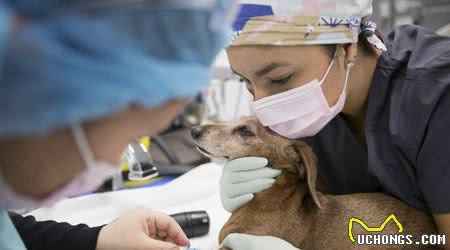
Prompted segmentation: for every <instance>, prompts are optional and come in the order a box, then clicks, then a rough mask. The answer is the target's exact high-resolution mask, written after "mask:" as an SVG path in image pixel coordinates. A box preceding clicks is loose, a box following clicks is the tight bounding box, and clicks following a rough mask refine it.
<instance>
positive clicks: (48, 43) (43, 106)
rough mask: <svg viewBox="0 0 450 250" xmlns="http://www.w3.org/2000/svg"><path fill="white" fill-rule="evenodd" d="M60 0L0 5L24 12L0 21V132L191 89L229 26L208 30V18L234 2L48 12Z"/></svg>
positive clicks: (203, 77) (45, 126) (28, 129)
mask: <svg viewBox="0 0 450 250" xmlns="http://www.w3.org/2000/svg"><path fill="white" fill-rule="evenodd" d="M111 1H112V0H111ZM61 2H78V1H74V0H72V1H55V0H40V1H39V0H22V1H20V0H18V1H12V0H11V1H10V3H9V6H7V7H6V6H5V5H3V6H0V19H2V18H3V19H6V20H8V16H9V14H7V13H11V11H8V10H12V11H13V12H14V13H18V14H21V15H22V14H23V15H24V17H25V20H26V22H25V25H23V26H21V27H19V28H18V29H17V30H15V31H10V30H11V29H8V27H10V25H7V23H6V22H2V23H1V24H0V63H1V64H0V138H2V137H3V138H7V137H15V136H21V135H27V134H36V133H47V132H49V131H52V130H54V129H57V128H61V127H66V126H68V125H70V124H73V123H76V122H80V121H85V120H91V119H96V118H99V117H103V116H107V115H109V114H111V113H114V112H119V111H121V110H123V109H125V108H126V107H127V106H129V105H131V104H135V105H140V106H143V107H153V106H158V105H160V104H162V103H164V102H166V101H168V100H170V99H175V98H187V97H191V96H193V95H195V94H196V93H198V91H200V90H201V89H202V88H203V87H204V86H205V85H206V84H207V83H208V81H209V77H210V65H211V63H212V61H213V59H214V58H215V56H216V54H217V52H218V51H219V50H220V49H221V48H223V47H224V46H225V45H226V44H227V43H228V42H229V38H230V34H231V32H229V30H228V29H227V28H225V29H212V28H211V20H212V19H213V17H214V16H215V15H216V14H217V13H219V14H220V13H221V12H226V11H228V9H229V8H230V7H231V3H232V2H233V1H225V0H224V1H220V0H219V1H218V2H217V3H216V7H215V8H214V9H213V10H207V9H194V8H166V7H167V6H166V7H165V8H152V6H149V7H148V8H146V7H143V6H140V7H139V8H129V9H126V8H116V9H114V8H113V9H105V10H104V11H97V10H95V11H83V9H82V8H81V9H80V11H77V10H75V11H69V12H65V11H62V12H61V13H64V14H62V15H58V14H56V15H53V13H58V11H55V9H56V10H58V8H59V7H60V6H59V5H58V4H60V3H61ZM79 2H87V1H85V0H83V1H82V0H79ZM100 2H102V1H100ZM103 2H104V1H103ZM115 2H118V1H117V0H116V1H115ZM123 2H126V1H123ZM144 2H145V1H144ZM148 2H149V3H152V1H148ZM155 2H161V1H155ZM167 2H174V1H167ZM43 6H44V7H45V8H44V7H43ZM27 7H28V8H27ZM46 9H48V10H52V11H51V13H46ZM69 9H70V8H69ZM222 14H223V13H222ZM8 30H9V32H8Z"/></svg>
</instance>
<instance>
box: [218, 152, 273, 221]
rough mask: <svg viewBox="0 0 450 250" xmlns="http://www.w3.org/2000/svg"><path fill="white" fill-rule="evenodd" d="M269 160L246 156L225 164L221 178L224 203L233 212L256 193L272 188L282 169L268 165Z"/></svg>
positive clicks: (221, 192) (221, 196)
mask: <svg viewBox="0 0 450 250" xmlns="http://www.w3.org/2000/svg"><path fill="white" fill-rule="evenodd" d="M268 163H269V162H268V161H267V159H266V158H261V157H244V158H239V159H235V160H232V161H229V162H227V163H226V164H225V167H224V169H223V173H222V177H221V179H220V198H221V200H222V205H223V207H224V208H225V210H227V211H228V212H230V213H232V212H234V211H235V210H236V209H238V208H240V207H241V206H242V205H244V204H246V203H247V202H249V201H251V200H252V199H253V197H254V193H257V192H261V191H263V190H265V189H268V188H270V187H271V186H272V185H273V183H274V182H275V179H274V178H275V177H277V176H278V175H280V174H281V170H278V169H272V168H270V167H268V166H267V164H268Z"/></svg>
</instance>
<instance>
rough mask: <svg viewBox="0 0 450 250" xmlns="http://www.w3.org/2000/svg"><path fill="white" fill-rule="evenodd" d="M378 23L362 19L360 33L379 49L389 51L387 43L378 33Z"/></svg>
mask: <svg viewBox="0 0 450 250" xmlns="http://www.w3.org/2000/svg"><path fill="white" fill-rule="evenodd" d="M376 30H377V24H376V23H375V22H372V21H362V22H361V33H360V35H361V36H362V37H363V38H365V39H366V40H367V42H369V44H370V45H372V46H373V47H374V48H376V49H379V50H381V51H383V52H386V51H387V48H386V45H384V43H383V41H381V39H380V38H379V37H378V36H377V34H376Z"/></svg>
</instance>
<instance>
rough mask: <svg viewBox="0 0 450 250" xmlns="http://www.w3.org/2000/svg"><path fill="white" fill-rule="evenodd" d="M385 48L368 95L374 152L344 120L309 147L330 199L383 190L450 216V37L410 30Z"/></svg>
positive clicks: (395, 33) (370, 142)
mask: <svg viewBox="0 0 450 250" xmlns="http://www.w3.org/2000/svg"><path fill="white" fill-rule="evenodd" d="M385 42H386V45H387V47H388V52H386V53H385V54H383V56H382V57H381V58H380V60H379V62H378V65H377V69H376V71H375V74H374V78H373V82H372V85H371V89H370V93H369V100H368V107H367V117H366V139H367V151H366V149H365V148H364V147H363V146H362V145H361V144H360V143H358V142H357V140H356V139H355V137H353V135H352V133H351V131H350V129H349V128H348V127H347V125H346V123H345V121H344V118H343V117H342V116H337V117H336V118H335V119H334V120H332V121H331V122H330V123H329V124H328V125H327V126H326V127H325V128H324V129H323V130H322V131H321V132H320V133H319V134H317V135H316V136H314V137H311V138H306V139H305V141H306V142H307V143H308V144H309V145H310V146H311V147H312V148H313V150H314V151H315V153H316V154H317V156H318V161H319V169H318V175H319V176H320V179H321V181H322V183H323V184H324V185H325V186H326V187H327V188H326V190H328V192H330V193H334V194H347V193H357V192H374V191H383V192H386V193H389V194H391V195H393V196H395V197H397V198H399V199H401V200H403V201H404V202H406V203H408V204H409V205H410V206H412V207H415V208H418V209H421V210H423V211H425V212H428V213H432V214H436V213H450V38H444V37H441V36H437V35H435V34H434V33H432V32H430V31H428V30H426V29H424V28H421V27H418V26H412V25H407V26H401V27H399V28H397V29H396V30H395V31H393V32H392V33H391V34H389V35H388V37H386V38H385Z"/></svg>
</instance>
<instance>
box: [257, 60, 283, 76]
mask: <svg viewBox="0 0 450 250" xmlns="http://www.w3.org/2000/svg"><path fill="white" fill-rule="evenodd" d="M284 66H289V64H288V63H282V62H273V63H271V64H269V65H267V66H265V67H263V68H262V69H260V70H258V71H256V73H255V75H256V76H257V77H261V76H263V75H265V74H267V73H269V72H271V71H272V70H274V69H276V68H278V67H284Z"/></svg>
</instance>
